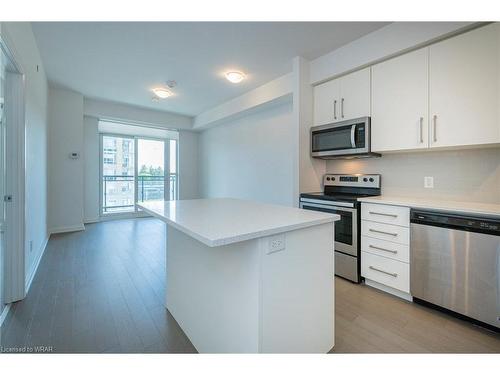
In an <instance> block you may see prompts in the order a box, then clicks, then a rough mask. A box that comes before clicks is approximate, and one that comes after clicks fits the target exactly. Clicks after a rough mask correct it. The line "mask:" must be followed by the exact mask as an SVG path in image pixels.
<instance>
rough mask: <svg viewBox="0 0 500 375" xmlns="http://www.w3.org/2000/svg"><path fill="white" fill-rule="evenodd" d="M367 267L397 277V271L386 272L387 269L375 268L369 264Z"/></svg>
mask: <svg viewBox="0 0 500 375" xmlns="http://www.w3.org/2000/svg"><path fill="white" fill-rule="evenodd" d="M368 268H369V269H371V270H374V271H377V272H382V273H385V274H386V275H389V276H392V277H398V274H397V273H392V272H387V271H384V270H381V269H378V268H375V267H373V266H369V267H368Z"/></svg>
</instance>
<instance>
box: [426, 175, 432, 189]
mask: <svg viewBox="0 0 500 375" xmlns="http://www.w3.org/2000/svg"><path fill="white" fill-rule="evenodd" d="M424 188H426V189H434V177H432V176H426V177H424Z"/></svg>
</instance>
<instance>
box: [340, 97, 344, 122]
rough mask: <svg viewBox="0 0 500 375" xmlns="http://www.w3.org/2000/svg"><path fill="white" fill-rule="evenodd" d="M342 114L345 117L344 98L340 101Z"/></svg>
mask: <svg viewBox="0 0 500 375" xmlns="http://www.w3.org/2000/svg"><path fill="white" fill-rule="evenodd" d="M340 115H341V116H342V118H344V98H342V100H341V102H340Z"/></svg>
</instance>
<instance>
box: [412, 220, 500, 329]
mask: <svg viewBox="0 0 500 375" xmlns="http://www.w3.org/2000/svg"><path fill="white" fill-rule="evenodd" d="M410 222H411V225H410V226H411V233H410V236H411V250H410V252H411V261H410V265H411V266H410V290H411V294H412V296H413V298H414V300H415V301H416V302H421V301H425V302H429V303H431V304H433V305H437V306H439V307H442V308H445V309H447V310H451V311H453V312H456V313H458V314H461V315H463V316H465V317H468V318H472V319H474V320H477V321H479V322H481V323H486V324H487V325H488V326H490V328H493V329H495V330H497V329H498V328H500V279H499V274H500V259H499V257H500V219H499V218H487V217H473V216H468V215H461V214H448V213H441V212H439V213H438V212H431V211H420V210H412V211H411V214H410Z"/></svg>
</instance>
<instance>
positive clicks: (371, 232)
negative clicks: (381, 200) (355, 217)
mask: <svg viewBox="0 0 500 375" xmlns="http://www.w3.org/2000/svg"><path fill="white" fill-rule="evenodd" d="M361 234H362V235H363V236H368V237H373V238H378V239H380V240H386V241H391V242H397V243H401V244H403V245H409V244H410V228H406V227H400V226H398V225H390V224H382V223H375V222H373V221H367V220H362V221H361Z"/></svg>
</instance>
